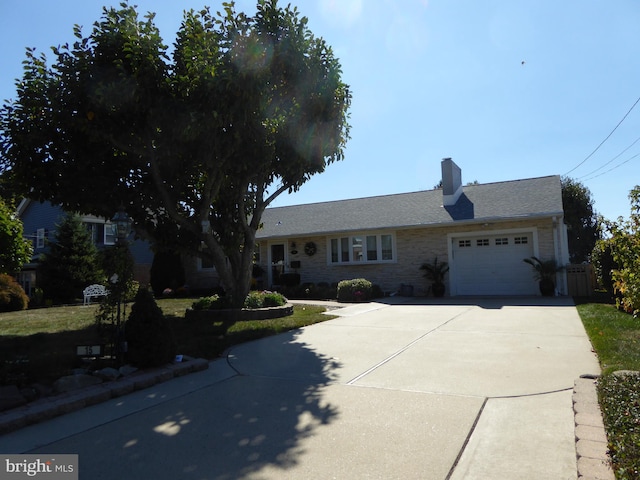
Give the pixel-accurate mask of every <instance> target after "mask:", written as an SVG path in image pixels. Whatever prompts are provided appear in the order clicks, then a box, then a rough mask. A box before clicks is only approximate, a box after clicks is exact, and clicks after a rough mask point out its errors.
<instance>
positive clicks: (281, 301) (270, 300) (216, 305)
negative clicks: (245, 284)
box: [191, 290, 287, 310]
mask: <svg viewBox="0 0 640 480" xmlns="http://www.w3.org/2000/svg"><path fill="white" fill-rule="evenodd" d="M286 303H287V299H286V298H285V297H284V295H282V294H281V293H278V292H269V291H266V290H265V291H253V292H249V294H248V295H247V296H246V298H245V300H244V304H243V308H249V309H251V308H263V307H279V306H282V305H285V304H286ZM232 307H233V304H232V303H231V302H230V301H229V299H228V298H226V296H219V295H212V296H210V297H202V298H199V299H198V300H196V301H195V302H193V304H192V305H191V308H193V309H194V310H221V309H225V308H232Z"/></svg>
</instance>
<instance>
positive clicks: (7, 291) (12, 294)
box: [0, 273, 29, 312]
mask: <svg viewBox="0 0 640 480" xmlns="http://www.w3.org/2000/svg"><path fill="white" fill-rule="evenodd" d="M28 305H29V297H28V296H27V294H26V293H24V290H23V289H22V286H21V285H20V284H19V283H18V282H16V280H15V278H13V277H12V276H10V275H7V274H4V273H2V274H0V312H13V311H17V310H25V309H26V308H27V306H28Z"/></svg>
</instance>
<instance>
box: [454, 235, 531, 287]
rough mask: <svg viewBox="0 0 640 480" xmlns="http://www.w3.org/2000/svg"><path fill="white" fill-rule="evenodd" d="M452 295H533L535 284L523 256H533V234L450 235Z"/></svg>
mask: <svg viewBox="0 0 640 480" xmlns="http://www.w3.org/2000/svg"><path fill="white" fill-rule="evenodd" d="M452 247H453V259H452V260H453V268H452V273H453V275H452V278H451V280H452V283H453V284H454V285H452V287H455V288H453V292H452V293H454V294H455V295H535V294H536V293H537V289H538V286H537V283H536V282H535V281H534V280H533V277H532V274H531V266H530V265H528V264H526V263H524V262H523V259H524V258H528V257H531V256H532V255H533V234H532V233H517V234H505V235H486V236H470V237H455V238H453V246H452Z"/></svg>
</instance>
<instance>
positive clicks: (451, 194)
mask: <svg viewBox="0 0 640 480" xmlns="http://www.w3.org/2000/svg"><path fill="white" fill-rule="evenodd" d="M441 166H442V204H443V205H444V206H445V207H448V206H451V205H455V204H456V202H457V201H458V198H460V195H462V170H460V167H459V166H458V165H456V164H455V162H454V161H453V160H451V159H450V158H443V159H442V163H441Z"/></svg>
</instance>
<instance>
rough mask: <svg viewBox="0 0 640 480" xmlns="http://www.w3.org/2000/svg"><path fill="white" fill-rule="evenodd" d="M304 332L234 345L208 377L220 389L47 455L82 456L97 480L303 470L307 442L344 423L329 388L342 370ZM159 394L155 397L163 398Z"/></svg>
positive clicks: (207, 389) (107, 427)
mask: <svg viewBox="0 0 640 480" xmlns="http://www.w3.org/2000/svg"><path fill="white" fill-rule="evenodd" d="M298 335H299V332H298V331H292V332H287V333H283V334H281V335H279V336H278V337H274V338H271V339H264V340H259V341H256V342H252V343H250V344H245V345H239V346H237V347H234V348H232V349H231V351H230V353H229V358H228V359H227V361H226V363H225V360H223V359H221V360H219V361H218V362H214V363H213V364H212V365H211V366H210V369H209V371H207V373H206V375H212V376H214V377H215V378H219V380H217V381H214V382H211V383H212V384H210V385H207V386H204V387H202V388H200V389H199V390H196V391H194V392H192V393H189V394H186V395H183V396H181V397H179V398H176V399H174V400H172V401H168V402H165V403H161V404H159V405H157V406H155V407H153V408H148V409H144V410H141V411H139V412H138V413H136V414H134V415H129V416H126V417H123V418H121V419H120V420H117V421H113V422H109V423H107V424H104V425H102V426H100V427H97V428H94V429H92V430H90V431H87V432H85V433H81V434H79V435H75V436H72V437H69V438H67V439H64V440H62V441H60V442H56V443H55V444H52V445H49V446H47V447H43V448H41V449H39V450H38V451H39V452H43V453H44V452H47V451H49V452H53V451H64V452H74V453H77V454H79V458H80V468H81V469H82V471H83V476H87V478H114V479H115V478H202V479H204V478H206V479H219V480H222V479H242V478H263V477H264V478H267V477H269V478H271V477H275V476H278V472H284V471H286V470H289V469H291V468H293V467H296V466H298V465H299V464H300V462H301V456H302V455H303V454H304V453H305V452H306V450H307V449H308V448H310V446H309V445H308V442H307V440H309V439H311V438H312V437H314V436H315V435H316V433H317V431H318V430H319V429H321V428H323V426H324V425H327V424H329V423H331V422H333V421H336V420H337V419H338V417H339V412H338V410H337V408H336V406H334V405H332V404H330V403H328V402H327V400H326V398H325V390H326V388H327V387H328V385H329V384H330V383H331V382H332V380H333V379H334V378H335V371H336V369H338V368H340V364H339V363H337V362H335V360H333V359H331V358H327V357H325V356H324V355H322V354H320V353H318V352H316V351H313V350H312V349H311V348H310V347H309V346H308V345H306V344H304V343H302V342H298V341H297V337H298ZM227 363H228V365H230V366H231V368H229V367H228V366H227ZM216 372H217V373H216ZM203 375H204V373H203ZM185 379H186V380H188V378H187V377H185ZM159 388H160V387H159V386H156V387H151V388H149V389H147V390H145V392H148V396H153V395H161V393H160V392H159V391H158V392H157V393H156V390H157V389H159ZM149 398H150V397H149ZM127 401H128V399H127V397H123V399H122V402H123V406H124V407H126V402H127Z"/></svg>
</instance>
